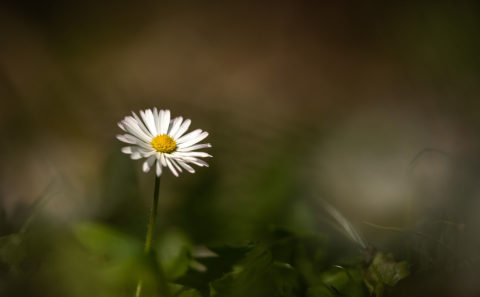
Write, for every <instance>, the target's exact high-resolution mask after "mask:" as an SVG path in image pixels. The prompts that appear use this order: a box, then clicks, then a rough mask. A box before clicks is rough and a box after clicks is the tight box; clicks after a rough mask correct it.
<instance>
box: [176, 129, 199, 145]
mask: <svg viewBox="0 0 480 297" xmlns="http://www.w3.org/2000/svg"><path fill="white" fill-rule="evenodd" d="M201 133H202V130H201V129H196V130H193V131H192V132H190V133H188V134H185V135H184V136H182V137H180V138H178V139H177V140H176V142H177V144H180V143H183V142H186V141H189V140H191V139H193V138H195V137H197V136H198V135H200V134H201Z"/></svg>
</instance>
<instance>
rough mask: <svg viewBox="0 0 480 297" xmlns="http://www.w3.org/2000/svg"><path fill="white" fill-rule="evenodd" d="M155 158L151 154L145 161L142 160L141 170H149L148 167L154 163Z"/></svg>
mask: <svg viewBox="0 0 480 297" xmlns="http://www.w3.org/2000/svg"><path fill="white" fill-rule="evenodd" d="M155 160H156V158H155V156H151V157H149V158H148V159H147V160H146V161H145V162H143V166H142V169H143V172H148V171H150V168H151V167H152V165H153V163H155Z"/></svg>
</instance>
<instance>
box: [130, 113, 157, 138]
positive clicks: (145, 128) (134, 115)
mask: <svg viewBox="0 0 480 297" xmlns="http://www.w3.org/2000/svg"><path fill="white" fill-rule="evenodd" d="M132 115H133V117H134V118H135V120H136V121H137V124H138V127H139V128H140V129H141V130H142V131H143V132H144V133H145V134H147V135H148V136H152V137H153V135H151V133H150V131H148V129H147V127H145V125H144V124H143V122H142V120H141V119H140V118H139V117H138V115H137V114H136V113H134V112H133V111H132Z"/></svg>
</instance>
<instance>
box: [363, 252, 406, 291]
mask: <svg viewBox="0 0 480 297" xmlns="http://www.w3.org/2000/svg"><path fill="white" fill-rule="evenodd" d="M409 274H410V267H409V264H408V263H407V262H406V261H402V262H396V261H395V259H394V258H393V255H392V254H387V255H385V254H383V253H381V252H378V253H377V254H376V255H375V258H374V259H373V261H372V263H371V264H370V266H369V267H368V268H367V270H366V272H365V284H366V286H367V288H368V290H369V291H370V294H372V295H373V294H375V296H377V297H380V296H383V293H384V291H385V289H386V286H390V287H393V286H395V285H396V284H397V283H398V282H399V281H400V280H401V279H404V278H405V277H407V276H408V275H409Z"/></svg>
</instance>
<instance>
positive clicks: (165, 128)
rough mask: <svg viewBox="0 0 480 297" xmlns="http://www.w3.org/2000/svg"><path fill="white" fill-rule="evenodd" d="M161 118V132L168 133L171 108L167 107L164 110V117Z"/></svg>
mask: <svg viewBox="0 0 480 297" xmlns="http://www.w3.org/2000/svg"><path fill="white" fill-rule="evenodd" d="M161 120H162V123H161V126H160V128H161V130H160V134H167V132H168V126H169V125H170V110H168V109H167V110H164V111H163V118H161Z"/></svg>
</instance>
